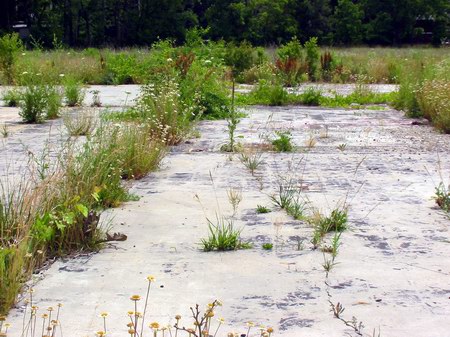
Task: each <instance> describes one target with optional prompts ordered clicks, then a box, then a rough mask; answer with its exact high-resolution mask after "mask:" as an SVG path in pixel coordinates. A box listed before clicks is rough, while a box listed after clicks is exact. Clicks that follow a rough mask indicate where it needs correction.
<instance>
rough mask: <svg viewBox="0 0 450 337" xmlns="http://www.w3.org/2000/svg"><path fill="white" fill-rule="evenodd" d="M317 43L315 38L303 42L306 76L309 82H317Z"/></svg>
mask: <svg viewBox="0 0 450 337" xmlns="http://www.w3.org/2000/svg"><path fill="white" fill-rule="evenodd" d="M317 42H318V40H317V37H311V38H310V39H309V40H308V41H306V42H305V49H306V62H307V64H308V76H309V79H310V80H311V81H317V80H318V78H319V73H318V72H319V61H320V59H319V58H320V51H319V46H318V45H317Z"/></svg>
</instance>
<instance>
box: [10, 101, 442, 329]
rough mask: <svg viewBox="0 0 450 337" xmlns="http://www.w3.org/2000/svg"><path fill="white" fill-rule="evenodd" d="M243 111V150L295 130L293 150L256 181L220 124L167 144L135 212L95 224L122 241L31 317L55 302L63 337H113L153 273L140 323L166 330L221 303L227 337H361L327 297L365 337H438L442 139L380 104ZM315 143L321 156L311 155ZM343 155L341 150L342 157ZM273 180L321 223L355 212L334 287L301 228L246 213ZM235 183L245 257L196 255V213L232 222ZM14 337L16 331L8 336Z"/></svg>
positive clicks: (71, 265) (70, 267) (79, 262)
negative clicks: (229, 192)
mask: <svg viewBox="0 0 450 337" xmlns="http://www.w3.org/2000/svg"><path fill="white" fill-rule="evenodd" d="M246 112H247V114H248V116H247V117H246V118H243V119H242V121H241V123H240V124H239V126H238V134H239V135H240V136H241V137H239V138H238V139H239V140H240V141H241V142H242V143H244V144H246V145H247V146H250V145H251V144H253V145H254V146H257V145H258V144H260V142H261V138H265V137H269V138H270V137H271V136H272V135H273V133H274V132H275V131H276V130H290V131H291V133H292V136H293V141H294V143H295V144H296V145H297V151H296V152H295V153H291V154H278V153H264V154H263V156H264V158H265V164H264V165H263V166H262V167H261V169H260V170H258V172H257V174H256V177H252V176H251V175H250V173H249V172H248V171H247V170H246V169H245V167H244V166H243V165H242V164H241V163H240V161H239V160H238V158H237V156H231V157H230V155H228V154H224V153H220V152H219V151H218V149H219V148H220V146H221V144H223V143H225V142H226V137H227V129H226V122H225V121H205V122H202V123H200V124H199V126H198V129H199V131H200V133H201V135H202V136H201V138H199V139H192V140H189V141H187V142H186V143H184V144H181V145H180V146H178V147H175V148H173V149H172V151H171V153H170V154H169V155H168V156H167V158H166V159H165V161H164V164H163V166H162V168H161V170H159V171H158V172H155V173H153V174H151V175H149V176H148V177H146V178H144V179H142V180H140V181H138V182H136V183H134V184H133V187H132V192H134V193H135V194H137V195H139V196H140V197H141V198H140V200H139V201H137V202H130V203H126V204H124V205H123V206H122V207H120V208H117V209H112V210H109V211H106V212H105V213H104V214H103V215H102V219H103V221H104V222H105V223H108V220H109V221H110V222H111V224H113V225H114V229H113V231H120V232H123V233H125V234H126V235H128V240H127V241H125V242H120V243H116V244H114V246H112V247H109V248H106V249H104V250H102V251H101V252H100V253H98V254H95V255H92V256H88V257H82V258H77V259H68V260H61V261H58V262H56V263H54V264H53V265H52V266H51V268H50V269H49V270H47V271H45V272H43V273H42V275H39V276H36V280H39V281H38V282H37V283H36V285H35V294H34V295H35V301H36V303H37V305H38V306H39V307H40V308H45V307H47V306H50V305H55V304H56V303H59V302H62V303H64V308H63V312H62V316H61V322H62V325H63V331H64V334H65V335H66V336H93V332H94V331H95V330H98V329H100V328H101V327H102V320H101V318H99V317H98V315H99V314H100V312H102V311H108V312H109V313H110V314H109V317H108V326H109V328H108V329H109V330H110V331H111V332H110V333H109V335H111V336H121V335H122V336H123V333H124V332H125V331H126V326H125V325H126V323H127V322H128V321H127V320H128V318H127V315H126V312H127V311H128V310H133V305H132V303H131V301H130V300H129V297H130V295H133V294H141V295H144V293H145V290H146V279H145V278H146V276H147V275H149V274H151V275H155V277H156V278H157V282H156V283H155V284H154V285H155V287H154V288H152V290H151V295H150V306H149V311H148V318H147V321H148V322H153V321H158V322H160V323H161V324H165V323H174V321H175V320H174V316H175V315H176V314H181V315H182V316H183V317H184V318H186V319H185V322H186V325H190V323H191V319H189V318H187V316H188V313H189V306H191V305H194V304H195V303H199V304H201V305H202V306H203V305H206V303H208V302H211V301H213V300H214V299H217V298H218V299H221V300H222V301H223V302H224V306H223V307H222V308H220V310H219V312H218V313H217V315H218V316H220V317H222V316H223V317H225V318H226V319H227V321H228V322H229V325H228V326H226V327H225V328H224V329H223V330H222V332H223V333H224V335H225V333H226V332H228V331H235V330H239V331H243V332H245V331H246V328H245V322H246V321H249V320H251V321H254V322H260V323H263V324H265V325H270V326H273V327H274V328H275V330H276V335H280V336H288V337H298V336H312V337H314V336H345V335H351V336H353V335H355V334H354V331H352V330H351V329H350V328H349V327H347V326H345V325H344V324H343V323H342V322H341V321H339V320H337V319H335V318H333V314H332V313H331V312H330V303H329V301H331V302H332V303H335V304H336V303H337V302H340V303H342V304H343V306H344V307H345V308H346V310H345V311H344V313H343V317H344V318H345V319H348V320H351V319H352V316H355V317H357V319H358V321H362V322H363V324H364V326H365V328H364V329H363V335H364V336H372V332H373V329H377V331H378V329H379V328H380V329H381V335H382V336H417V337H419V336H420V337H422V336H427V337H442V336H447V335H448V328H449V325H448V324H449V323H448V317H449V315H450V306H449V301H450V285H449V282H448V280H449V276H450V243H449V242H450V241H449V240H450V237H449V224H450V221H449V218H448V217H447V216H446V215H445V214H444V213H443V212H442V211H440V210H439V209H437V208H436V206H435V204H434V202H433V200H431V197H432V195H433V193H434V186H435V184H436V183H437V182H438V180H439V171H438V161H439V158H440V166H441V170H442V173H443V174H444V178H447V176H448V172H450V156H449V154H450V135H443V134H438V133H437V132H435V131H434V130H433V129H432V128H431V127H429V126H417V125H412V124H411V122H412V121H411V120H409V119H405V118H404V117H402V113H400V112H398V111H395V110H392V109H389V108H386V109H385V110H376V111H375V110H342V109H323V108H309V107H280V108H267V107H253V108H251V109H248V110H246ZM30 132H32V133H33V134H35V135H37V134H38V131H37V130H35V131H30ZM16 137H19V136H18V135H16ZM36 137H37V136H36ZM311 138H314V139H315V146H314V147H312V148H309V147H308V146H307V143H310V139H311ZM31 140H32V138H31V137H30V139H29V140H26V141H31ZM22 141H25V140H22ZM340 144H346V145H345V150H344V151H340V150H339V149H338V146H339V145H340ZM210 176H212V177H213V180H214V186H215V187H213V185H212V183H211V180H210ZM279 176H292V177H294V178H295V179H297V181H298V183H299V184H301V186H302V188H303V190H304V194H303V196H304V198H305V200H309V201H310V202H311V203H312V204H314V205H315V206H317V207H320V208H321V209H322V210H323V211H331V209H333V208H335V207H336V205H339V203H340V202H342V201H343V200H344V199H346V200H347V202H348V203H349V205H350V209H349V220H350V221H349V226H350V229H349V230H348V231H346V232H344V233H343V234H342V238H341V240H342V246H341V248H340V251H339V255H338V256H337V262H338V264H337V265H335V266H334V268H333V269H332V270H331V272H330V273H329V275H328V278H327V277H326V274H325V272H324V270H323V267H322V263H323V259H324V257H323V254H322V252H320V251H318V250H313V249H312V245H311V243H310V240H311V238H312V228H311V226H310V225H308V224H307V223H305V222H303V221H294V220H292V219H291V218H289V217H288V216H287V215H286V214H285V213H284V212H283V211H280V210H274V211H273V212H271V213H269V214H264V215H261V214H257V213H256V211H255V208H256V206H257V205H258V204H261V205H266V206H271V203H270V198H269V196H270V195H271V194H273V193H275V191H276V188H277V180H278V179H279V178H278V177H279ZM229 187H235V188H241V189H242V195H243V200H242V202H241V204H240V206H239V210H238V213H237V215H236V216H235V221H236V224H237V225H238V226H240V227H242V229H243V231H242V238H243V239H244V240H246V241H250V242H252V243H253V245H254V246H253V248H252V249H249V250H241V251H234V252H225V253H205V252H202V251H201V250H200V249H199V248H200V247H199V245H198V243H199V242H200V240H201V238H203V237H205V236H206V235H207V225H206V219H205V216H208V217H210V218H214V217H215V214H216V213H218V214H223V215H227V216H229V215H231V207H230V205H229V203H228V200H227V196H226V189H227V188H229ZM196 195H197V196H198V197H199V199H200V200H201V202H202V205H203V207H202V205H200V204H199V202H198V201H197V200H196ZM327 240H330V237H328V238H327ZM298 241H301V242H302V247H301V249H300V250H299V249H298ZM264 242H273V243H274V249H273V250H272V251H265V250H263V249H262V248H261V244H262V243H264ZM22 308H23V303H19V304H18V307H17V308H16V309H14V310H12V311H11V313H10V317H9V319H10V320H11V321H12V323H13V325H14V326H15V327H21V326H22V321H21V319H22V318H21V317H22V316H21V315H22V312H21V310H22ZM19 330H20V329H19ZM19 335H20V331H18V330H17V329H13V331H12V334H11V336H19Z"/></svg>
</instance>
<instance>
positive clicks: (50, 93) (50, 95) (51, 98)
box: [46, 86, 62, 119]
mask: <svg viewBox="0 0 450 337" xmlns="http://www.w3.org/2000/svg"><path fill="white" fill-rule="evenodd" d="M61 104H62V94H61V92H60V90H59V89H58V88H57V87H56V86H47V116H46V117H47V119H55V118H58V117H59V111H60V109H61Z"/></svg>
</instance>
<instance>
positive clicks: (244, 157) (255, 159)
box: [239, 152, 264, 176]
mask: <svg viewBox="0 0 450 337" xmlns="http://www.w3.org/2000/svg"><path fill="white" fill-rule="evenodd" d="M239 160H240V161H241V163H242V164H244V166H245V167H246V168H247V169H248V170H249V171H250V173H251V174H252V176H253V175H255V171H256V170H257V169H258V167H259V166H260V165H261V164H262V163H263V162H264V159H263V158H262V153H261V152H249V153H246V152H242V153H241V154H240V155H239Z"/></svg>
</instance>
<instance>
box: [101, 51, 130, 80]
mask: <svg viewBox="0 0 450 337" xmlns="http://www.w3.org/2000/svg"><path fill="white" fill-rule="evenodd" d="M107 67H108V73H109V78H110V80H111V84H115V85H118V84H135V83H136V81H135V79H134V74H135V72H136V70H137V59H136V57H135V56H134V55H127V54H125V53H120V54H115V55H114V54H113V55H111V56H110V57H109V58H108V63H107Z"/></svg>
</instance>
